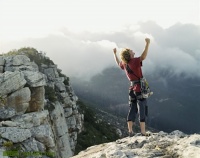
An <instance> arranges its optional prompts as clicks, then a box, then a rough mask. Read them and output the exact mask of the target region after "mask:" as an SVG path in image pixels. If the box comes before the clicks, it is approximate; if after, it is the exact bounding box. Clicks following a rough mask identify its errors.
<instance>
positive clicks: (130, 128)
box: [127, 121, 134, 133]
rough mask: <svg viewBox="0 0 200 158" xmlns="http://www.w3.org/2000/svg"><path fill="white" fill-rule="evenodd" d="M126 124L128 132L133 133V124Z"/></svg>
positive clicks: (130, 122) (129, 122)
mask: <svg viewBox="0 0 200 158" xmlns="http://www.w3.org/2000/svg"><path fill="white" fill-rule="evenodd" d="M127 124H128V132H129V133H133V124H134V123H133V122H132V121H128V122H127Z"/></svg>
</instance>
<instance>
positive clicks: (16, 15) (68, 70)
mask: <svg viewBox="0 0 200 158" xmlns="http://www.w3.org/2000/svg"><path fill="white" fill-rule="evenodd" d="M0 20H1V25H0V53H6V52H8V51H10V50H13V49H20V48H22V47H33V48H36V49H37V50H38V51H42V52H45V53H46V56H48V57H50V59H51V60H53V61H54V63H55V64H57V65H58V68H60V69H62V70H63V71H62V72H63V73H64V74H66V75H67V76H69V77H74V76H75V77H80V78H82V79H89V78H90V77H92V76H93V75H95V74H97V73H100V72H101V71H102V70H103V69H105V68H107V67H110V66H116V64H115V61H114V57H113V52H112V49H113V48H114V47H116V48H117V49H118V55H119V52H120V50H121V48H123V47H129V48H131V49H132V50H133V51H135V52H136V56H139V55H140V54H141V53H142V51H143V49H144V46H145V41H144V39H145V38H146V37H149V38H150V39H151V43H150V48H149V54H148V56H147V59H146V60H145V61H144V63H143V65H144V67H143V69H144V72H148V73H149V72H152V73H154V72H157V70H159V69H162V68H166V69H168V70H169V71H170V72H171V73H172V74H173V75H178V76H179V75H182V74H186V75H187V76H188V77H194V76H195V77H196V76H197V77H200V2H199V0H191V1H188V0H176V1H172V0H164V1H162V2H159V1H157V0H152V1H145V0H141V1H136V0H126V1H119V0H115V1H113V0H110V1H107V0H101V1H99V0H97V1H95V2H94V1H92V0H85V1H82V0H74V1H70V0H60V1H55V0H51V1H48V2H47V1H41V0H40V1H39V0H34V1H33V0H29V1H27V0H19V1H16V2H14V1H11V0H7V1H3V0H0Z"/></svg>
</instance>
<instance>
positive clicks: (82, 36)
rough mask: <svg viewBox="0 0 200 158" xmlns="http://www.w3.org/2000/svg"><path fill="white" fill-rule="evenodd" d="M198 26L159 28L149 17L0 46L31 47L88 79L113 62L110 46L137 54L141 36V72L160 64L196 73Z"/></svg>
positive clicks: (199, 68) (69, 73)
mask: <svg viewBox="0 0 200 158" xmlns="http://www.w3.org/2000/svg"><path fill="white" fill-rule="evenodd" d="M133 28H137V29H133ZM199 30H200V27H199V26H197V25H192V24H176V25H174V26H171V27H170V28H167V29H163V28H162V27H160V26H159V25H157V24H156V23H154V22H152V21H149V22H145V23H139V24H138V25H137V26H136V27H134V26H127V27H126V28H124V29H123V30H121V31H116V32H109V33H103V32H102V33H91V32H79V33H73V32H70V31H69V30H67V29H62V30H60V31H59V34H51V35H49V36H48V37H45V38H35V39H27V40H23V41H17V42H16V41H15V42H9V43H4V45H3V46H2V48H3V51H4V52H6V51H9V50H12V49H19V48H21V47H34V48H36V49H37V50H38V51H43V52H46V54H47V56H48V57H50V59H51V60H53V61H54V63H55V64H57V65H58V67H59V68H60V69H62V70H63V73H65V74H66V75H67V76H70V77H72V76H75V77H79V78H82V79H89V78H90V77H91V76H93V75H95V74H97V73H100V72H101V71H102V70H103V69H105V68H107V67H109V66H113V65H116V64H115V61H114V57H113V52H112V49H113V48H114V47H116V48H117V49H118V52H119V51H120V50H121V48H123V47H129V48H131V49H133V50H134V51H135V52H136V56H140V54H141V53H142V51H143V49H144V46H145V41H144V38H145V37H150V38H151V44H150V48H149V54H148V56H147V59H146V60H145V61H144V64H143V65H144V66H143V69H144V72H147V71H148V72H150V73H156V72H157V71H158V70H160V69H163V68H164V69H170V70H171V71H170V72H172V74H173V75H181V74H183V73H184V74H186V75H188V76H198V77H200V60H199V59H200V45H199V41H200V31H199Z"/></svg>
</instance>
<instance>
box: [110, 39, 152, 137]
mask: <svg viewBox="0 0 200 158" xmlns="http://www.w3.org/2000/svg"><path fill="white" fill-rule="evenodd" d="M145 42H146V45H145V48H144V51H143V53H142V54H141V56H140V57H135V53H134V52H133V51H132V50H131V49H129V48H124V49H123V50H122V51H121V53H120V58H121V60H122V61H120V60H119V59H118V57H117V49H116V48H114V49H113V52H114V58H115V61H116V63H117V65H118V66H119V67H120V68H121V69H123V70H125V72H126V75H127V78H128V79H129V80H130V82H131V86H130V88H129V106H130V109H129V112H128V115H127V125H128V132H129V136H133V135H134V132H133V125H134V122H135V118H136V114H137V113H138V114H139V121H140V129H141V134H142V135H143V136H146V135H147V133H146V130H145V121H146V116H147V100H146V98H138V97H139V96H141V89H140V82H139V78H142V77H143V74H142V69H141V66H142V61H143V60H145V59H146V56H147V53H148V49H149V44H150V39H149V38H145Z"/></svg>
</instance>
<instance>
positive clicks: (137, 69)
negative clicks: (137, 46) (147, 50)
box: [120, 57, 143, 92]
mask: <svg viewBox="0 0 200 158" xmlns="http://www.w3.org/2000/svg"><path fill="white" fill-rule="evenodd" d="M128 66H129V68H130V69H131V70H132V71H133V72H134V73H128V72H127V70H126V64H124V63H123V62H120V67H121V69H123V70H125V72H126V76H127V77H128V79H129V80H130V81H137V80H139V78H142V77H143V75H142V69H141V67H142V61H141V60H140V57H137V58H132V59H131V60H130V61H129V63H128ZM134 74H135V75H134ZM136 76H137V77H136ZM131 88H132V89H133V90H134V91H136V92H140V84H136V85H134V87H131Z"/></svg>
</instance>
